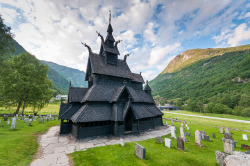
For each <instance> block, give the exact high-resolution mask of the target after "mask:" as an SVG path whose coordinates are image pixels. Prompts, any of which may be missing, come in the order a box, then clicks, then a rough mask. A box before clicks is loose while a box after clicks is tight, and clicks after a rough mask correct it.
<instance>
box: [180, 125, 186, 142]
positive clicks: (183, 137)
mask: <svg viewBox="0 0 250 166" xmlns="http://www.w3.org/2000/svg"><path fill="white" fill-rule="evenodd" d="M180 133H181V138H182V139H183V141H184V142H187V138H186V136H185V131H184V127H183V125H181V127H180Z"/></svg>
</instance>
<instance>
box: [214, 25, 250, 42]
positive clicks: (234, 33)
mask: <svg viewBox="0 0 250 166" xmlns="http://www.w3.org/2000/svg"><path fill="white" fill-rule="evenodd" d="M213 39H214V40H215V42H216V43H217V44H219V43H222V45H229V46H237V45H239V44H240V43H241V42H242V41H245V40H249V39H250V27H248V26H247V24H246V23H242V24H240V25H239V26H237V27H236V28H235V29H224V30H222V32H221V34H220V35H218V36H214V37H213Z"/></svg>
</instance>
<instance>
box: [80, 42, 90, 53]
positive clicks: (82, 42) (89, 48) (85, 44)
mask: <svg viewBox="0 0 250 166" xmlns="http://www.w3.org/2000/svg"><path fill="white" fill-rule="evenodd" d="M81 43H82V44H83V45H84V46H85V47H87V48H88V50H89V54H92V50H91V48H90V47H89V46H88V45H87V44H86V43H83V42H81Z"/></svg>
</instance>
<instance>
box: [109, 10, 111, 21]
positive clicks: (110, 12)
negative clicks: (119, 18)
mask: <svg viewBox="0 0 250 166" xmlns="http://www.w3.org/2000/svg"><path fill="white" fill-rule="evenodd" d="M109 24H111V10H109Z"/></svg>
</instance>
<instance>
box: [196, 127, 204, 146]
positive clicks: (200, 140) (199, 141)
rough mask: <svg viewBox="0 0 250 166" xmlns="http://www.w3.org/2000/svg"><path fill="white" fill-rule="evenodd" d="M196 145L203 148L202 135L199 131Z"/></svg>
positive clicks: (197, 131)
mask: <svg viewBox="0 0 250 166" xmlns="http://www.w3.org/2000/svg"><path fill="white" fill-rule="evenodd" d="M195 145H197V146H200V147H202V146H203V145H202V139H201V133H200V131H199V130H196V131H195Z"/></svg>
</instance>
